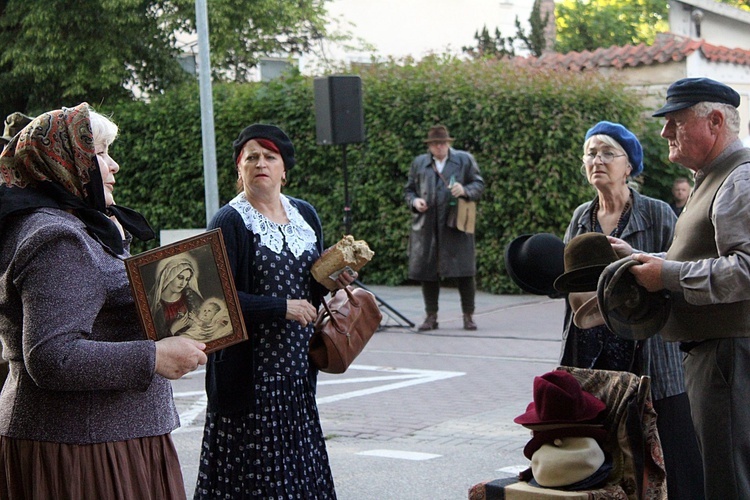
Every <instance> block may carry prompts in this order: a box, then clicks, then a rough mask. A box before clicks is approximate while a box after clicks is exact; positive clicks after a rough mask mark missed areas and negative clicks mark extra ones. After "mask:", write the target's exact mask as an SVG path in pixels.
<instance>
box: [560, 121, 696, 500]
mask: <svg viewBox="0 0 750 500" xmlns="http://www.w3.org/2000/svg"><path fill="white" fill-rule="evenodd" d="M581 168H582V172H583V173H584V175H585V176H586V179H587V181H588V182H589V184H591V185H592V186H593V187H594V189H595V190H596V196H595V197H594V199H593V200H591V201H588V202H586V203H584V204H582V205H580V206H579V207H578V208H576V210H575V212H574V213H573V218H572V219H571V221H570V225H569V226H568V229H567V231H566V233H565V238H564V241H565V243H566V244H567V243H568V242H569V241H570V240H571V239H573V238H574V237H575V236H578V235H581V234H584V233H590V232H597V233H603V234H604V235H606V236H608V237H609V241H610V243H611V244H613V248H614V246H615V245H617V241H618V240H617V238H619V239H622V240H624V241H626V242H627V243H629V244H630V245H631V246H632V247H633V248H638V249H641V250H643V251H645V252H665V251H666V250H667V248H668V247H669V245H670V243H671V242H672V235H673V233H674V225H675V222H676V220H677V218H676V217H675V215H674V212H673V211H672V209H671V208H670V207H669V205H668V204H667V203H665V202H663V201H660V200H656V199H653V198H649V197H647V196H643V195H641V194H639V193H638V191H636V190H635V189H633V188H631V187H630V186H629V185H628V181H629V179H631V178H633V177H637V176H638V175H640V174H641V173H642V172H643V148H642V147H641V143H640V141H639V140H638V138H637V137H636V136H635V134H633V133H632V132H631V131H630V130H628V129H627V128H626V127H624V126H623V125H621V124H619V123H612V122H608V121H601V122H599V123H597V124H596V125H594V126H593V127H591V128H590V129H589V130H588V131H587V132H586V137H585V142H584V144H583V165H582V167H581ZM556 286H558V285H557V282H556ZM561 291H563V292H567V291H568V290H561ZM568 299H569V301H566V311H565V323H564V332H563V346H562V359H561V364H563V365H567V366H576V367H580V368H595V369H601V370H619V371H630V372H633V373H635V374H637V375H648V376H649V377H651V396H652V400H653V402H654V408H655V409H656V411H657V413H658V414H659V417H658V419H657V427H658V429H659V435H660V437H661V443H662V449H663V451H664V460H665V464H666V469H667V485H668V488H669V497H670V498H681V499H682V498H697V497H696V494H698V493H699V492H702V491H703V481H702V477H703V472H702V470H703V469H702V465H701V459H700V454H699V451H698V444H697V439H696V437H695V431H694V430H693V424H692V420H691V418H690V405H689V402H688V399H687V394H686V392H685V384H684V380H683V371H682V363H681V359H682V356H681V353H680V351H679V349H678V346H677V344H676V343H667V342H664V339H663V338H662V337H661V335H659V334H656V335H654V336H653V337H650V338H648V339H646V340H640V341H632V340H625V339H622V338H620V337H618V336H617V335H615V334H614V333H613V332H612V331H610V330H609V329H608V328H607V326H606V325H605V324H604V320H603V319H601V316H600V317H599V318H600V321H591V320H590V319H589V321H587V324H586V325H584V327H580V326H579V325H576V324H575V322H574V315H573V312H574V311H573V310H572V308H571V305H570V304H571V303H576V302H577V303H579V304H580V303H581V297H578V296H576V294H575V293H571V294H569V297H568ZM576 299H577V300H576ZM591 323H598V324H597V325H595V326H591Z"/></svg>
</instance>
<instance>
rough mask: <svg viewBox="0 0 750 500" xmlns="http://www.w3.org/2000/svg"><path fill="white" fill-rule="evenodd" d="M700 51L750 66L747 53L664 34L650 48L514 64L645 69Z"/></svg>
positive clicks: (616, 49)
mask: <svg viewBox="0 0 750 500" xmlns="http://www.w3.org/2000/svg"><path fill="white" fill-rule="evenodd" d="M697 50H699V51H701V53H702V54H703V57H705V58H706V59H707V60H708V61H713V62H725V63H734V64H740V65H744V66H750V50H745V49H730V48H728V47H722V46H718V45H711V44H710V43H708V42H706V41H704V40H694V39H690V38H682V37H678V36H676V35H669V34H664V35H661V36H659V37H657V40H656V41H655V42H654V44H653V45H645V44H642V43H641V44H639V45H625V46H622V47H618V46H615V45H613V46H612V47H609V48H599V49H596V50H595V51H593V52H589V51H588V50H586V51H583V52H568V53H567V54H558V53H548V54H544V55H542V56H541V57H539V58H535V57H529V58H525V61H523V60H519V58H516V61H515V62H516V63H520V64H529V65H531V66H536V67H545V68H553V69H569V70H574V71H584V70H588V69H598V68H604V67H612V68H617V69H622V68H625V67H636V66H647V65H650V64H659V63H666V62H669V61H682V60H683V59H685V58H686V57H687V56H689V55H690V54H692V53H693V52H695V51H697Z"/></svg>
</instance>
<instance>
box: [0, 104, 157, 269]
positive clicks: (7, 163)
mask: <svg viewBox="0 0 750 500" xmlns="http://www.w3.org/2000/svg"><path fill="white" fill-rule="evenodd" d="M34 208H59V209H62V210H69V211H71V212H72V213H73V214H74V215H75V216H76V217H78V218H79V219H80V220H81V221H82V222H83V223H84V224H86V228H87V229H88V231H89V233H90V234H91V235H92V236H93V237H94V238H96V239H97V240H98V241H99V242H100V243H102V244H103V245H104V246H106V247H107V248H109V249H110V250H111V251H112V252H114V253H115V254H116V255H121V254H122V253H123V251H124V248H123V243H122V236H121V235H120V231H119V229H118V228H117V227H116V226H115V224H114V223H113V222H112V221H111V220H110V219H109V217H108V216H109V215H110V214H111V215H114V216H115V217H117V219H118V221H120V224H121V225H122V226H123V227H124V228H125V229H126V230H128V232H130V233H131V234H133V235H134V236H136V237H138V238H139V239H143V240H148V239H151V238H153V237H154V233H153V230H151V227H150V226H149V225H148V222H146V219H144V218H143V216H142V215H140V214H139V213H137V212H135V211H134V210H130V209H128V208H126V207H116V208H113V209H112V210H108V207H107V206H106V205H105V199H104V186H103V185H102V177H101V172H100V171H99V164H98V161H97V159H96V153H95V149H94V136H93V133H92V131H91V120H90V113H89V105H88V104H87V103H82V104H79V105H78V106H76V107H74V108H62V109H58V110H54V111H49V112H47V113H42V114H41V115H39V116H38V117H36V118H35V119H34V120H33V121H32V122H31V123H30V124H29V125H28V126H26V127H25V128H24V129H23V130H21V132H20V133H19V134H18V135H16V136H15V137H14V138H13V139H12V140H11V141H10V143H8V145H7V146H6V147H5V149H4V150H3V152H2V154H1V155H0V228H2V225H3V221H4V220H5V219H6V218H7V217H9V216H12V215H14V214H19V213H23V212H27V211H29V210H31V209H34Z"/></svg>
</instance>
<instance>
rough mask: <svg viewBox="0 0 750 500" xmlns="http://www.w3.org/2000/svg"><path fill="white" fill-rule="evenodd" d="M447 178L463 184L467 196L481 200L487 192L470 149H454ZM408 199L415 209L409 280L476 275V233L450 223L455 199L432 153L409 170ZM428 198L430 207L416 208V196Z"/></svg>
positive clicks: (450, 153) (431, 279)
mask: <svg viewBox="0 0 750 500" xmlns="http://www.w3.org/2000/svg"><path fill="white" fill-rule="evenodd" d="M442 175H443V178H444V179H445V181H447V182H450V178H451V177H455V181H456V182H458V183H460V184H461V185H463V187H464V189H465V190H466V198H468V199H469V200H473V201H477V200H479V198H480V197H481V196H482V192H484V180H483V179H482V176H481V175H480V173H479V167H478V166H477V162H476V160H474V157H473V156H472V155H471V154H469V153H467V152H466V151H459V150H456V149H453V148H451V149H450V151H449V152H448V159H447V160H446V162H445V168H443V172H442ZM405 195H406V196H405V198H406V203H407V205H408V206H409V209H410V210H411V211H412V224H411V233H410V235H409V279H412V280H417V281H437V280H438V279H440V278H457V277H465V276H474V275H475V274H476V252H475V250H474V235H473V234H466V233H464V232H462V231H459V230H457V229H454V228H449V227H448V226H447V225H446V220H447V218H448V212H449V210H450V206H449V202H450V200H451V199H452V196H451V194H450V190H449V189H448V187H447V186H446V184H445V182H444V181H443V180H442V179H441V178H440V177H439V176H438V175H437V173H436V172H435V169H434V168H433V167H432V155H431V154H430V153H427V154H423V155H419V156H417V157H416V158H415V159H414V161H413V162H412V164H411V169H410V170H409V180H408V181H407V183H406V188H405ZM415 198H424V200H425V201H426V202H427V206H428V208H427V210H426V211H425V212H423V213H419V212H417V211H416V210H415V209H414V204H413V203H414V199H415Z"/></svg>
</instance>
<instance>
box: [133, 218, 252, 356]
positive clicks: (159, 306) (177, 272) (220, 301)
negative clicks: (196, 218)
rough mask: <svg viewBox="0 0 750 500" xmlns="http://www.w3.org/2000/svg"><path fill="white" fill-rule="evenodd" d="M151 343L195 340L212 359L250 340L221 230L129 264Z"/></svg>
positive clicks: (149, 252) (144, 255)
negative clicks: (177, 338) (215, 353)
mask: <svg viewBox="0 0 750 500" xmlns="http://www.w3.org/2000/svg"><path fill="white" fill-rule="evenodd" d="M125 267H126V269H127V272H128V278H129V279H130V287H131V289H132V291H133V296H134V298H135V304H136V307H137V309H138V315H139V317H140V319H141V323H142V325H143V329H144V330H145V331H146V335H147V336H148V338H150V339H152V340H160V339H163V338H165V337H171V336H184V337H189V338H191V339H194V340H198V341H200V342H204V343H205V344H206V353H210V352H213V351H217V350H219V349H222V348H224V347H227V346H230V345H232V344H236V343H238V342H242V341H243V340H247V330H246V329H245V322H244V320H243V319H242V313H241V310H240V306H239V300H238V299H237V290H236V288H235V286H234V279H233V278H232V272H231V269H230V267H229V262H228V259H227V252H226V248H225V247H224V238H223V237H222V236H221V229H213V230H211V231H207V232H205V233H201V234H199V235H197V236H192V237H190V238H186V239H183V240H179V241H176V242H174V243H170V244H168V245H163V246H160V247H158V248H154V249H152V250H147V251H145V252H143V253H140V254H138V255H134V256H132V257H129V258H127V259H125Z"/></svg>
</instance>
